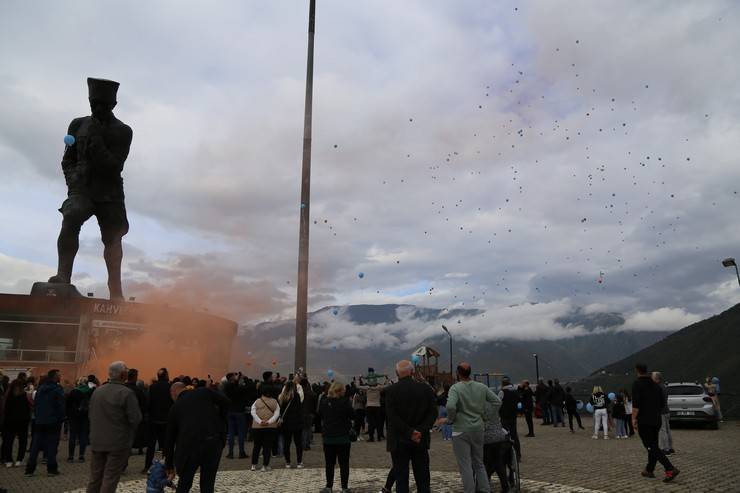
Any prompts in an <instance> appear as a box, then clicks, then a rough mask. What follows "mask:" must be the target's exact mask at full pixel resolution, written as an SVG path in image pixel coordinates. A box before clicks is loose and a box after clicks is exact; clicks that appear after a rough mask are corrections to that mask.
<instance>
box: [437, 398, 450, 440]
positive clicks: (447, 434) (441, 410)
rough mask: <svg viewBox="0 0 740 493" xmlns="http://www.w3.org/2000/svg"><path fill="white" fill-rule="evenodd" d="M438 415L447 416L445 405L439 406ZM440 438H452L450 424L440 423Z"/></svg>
mask: <svg viewBox="0 0 740 493" xmlns="http://www.w3.org/2000/svg"><path fill="white" fill-rule="evenodd" d="M439 417H440V418H446V417H447V408H446V407H445V406H439ZM442 438H444V439H445V440H452V425H442Z"/></svg>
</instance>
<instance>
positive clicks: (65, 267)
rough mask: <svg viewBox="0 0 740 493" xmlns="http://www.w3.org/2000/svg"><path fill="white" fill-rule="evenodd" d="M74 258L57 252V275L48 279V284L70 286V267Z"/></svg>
mask: <svg viewBox="0 0 740 493" xmlns="http://www.w3.org/2000/svg"><path fill="white" fill-rule="evenodd" d="M74 261H75V256H74V255H70V254H68V253H63V252H61V251H60V252H59V264H58V266H57V273H56V275H54V276H51V277H50V278H49V282H51V283H56V284H71V282H72V265H73V264H74Z"/></svg>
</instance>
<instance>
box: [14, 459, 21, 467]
mask: <svg viewBox="0 0 740 493" xmlns="http://www.w3.org/2000/svg"><path fill="white" fill-rule="evenodd" d="M22 465H23V462H21V461H19V460H17V461H15V464H13V467H21V466H22Z"/></svg>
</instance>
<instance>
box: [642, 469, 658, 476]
mask: <svg viewBox="0 0 740 493" xmlns="http://www.w3.org/2000/svg"><path fill="white" fill-rule="evenodd" d="M640 475H641V476H642V477H643V478H654V477H655V473H654V472H653V471H648V470H647V469H646V470H644V471H642V472H641V473H640Z"/></svg>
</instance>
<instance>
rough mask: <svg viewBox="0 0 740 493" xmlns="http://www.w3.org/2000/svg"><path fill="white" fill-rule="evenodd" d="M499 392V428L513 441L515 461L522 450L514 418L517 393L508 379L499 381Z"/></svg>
mask: <svg viewBox="0 0 740 493" xmlns="http://www.w3.org/2000/svg"><path fill="white" fill-rule="evenodd" d="M501 386H502V388H501V390H500V391H499V393H498V397H499V399H501V408H500V409H499V410H498V414H499V416H500V417H501V426H503V428H504V429H505V430H506V431H508V432H509V435H510V436H511V439H512V440H514V451H515V452H516V457H517V460H521V458H522V449H521V446H520V444H519V433H518V432H517V429H516V417H517V411H518V409H517V407H518V406H517V404H519V402H520V401H519V391H518V390H517V389H516V387H514V385H513V384H512V383H511V379H509V377H503V378H502V379H501Z"/></svg>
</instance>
